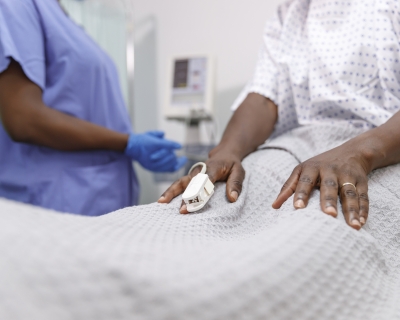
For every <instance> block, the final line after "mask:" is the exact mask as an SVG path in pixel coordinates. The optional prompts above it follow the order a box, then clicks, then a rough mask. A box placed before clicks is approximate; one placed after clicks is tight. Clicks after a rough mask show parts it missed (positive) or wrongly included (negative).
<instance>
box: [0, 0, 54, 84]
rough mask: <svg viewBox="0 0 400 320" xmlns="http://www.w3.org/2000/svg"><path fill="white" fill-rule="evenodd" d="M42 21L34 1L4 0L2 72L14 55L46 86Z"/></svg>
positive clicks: (29, 74) (0, 35) (0, 21)
mask: <svg viewBox="0 0 400 320" xmlns="http://www.w3.org/2000/svg"><path fill="white" fill-rule="evenodd" d="M43 38H44V36H43V30H42V27H41V20H40V17H39V14H38V12H37V9H36V6H35V3H34V1H33V0H0V73H1V72H3V71H4V70H6V69H7V68H8V65H9V64H10V61H11V58H12V59H14V60H15V61H17V62H18V63H19V64H20V65H21V67H22V69H23V71H24V73H25V75H26V76H27V77H28V78H29V79H30V80H31V81H32V82H34V83H36V84H37V85H38V86H39V87H41V88H42V89H44V87H45V80H46V79H45V77H46V73H45V49H44V39H43Z"/></svg>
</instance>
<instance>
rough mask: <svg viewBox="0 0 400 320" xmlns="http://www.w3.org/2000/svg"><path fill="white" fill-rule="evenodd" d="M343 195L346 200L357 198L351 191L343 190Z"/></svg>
mask: <svg viewBox="0 0 400 320" xmlns="http://www.w3.org/2000/svg"><path fill="white" fill-rule="evenodd" d="M343 194H344V196H345V197H346V198H350V199H353V198H356V197H357V193H356V192H355V191H354V190H353V189H347V190H344V192H343Z"/></svg>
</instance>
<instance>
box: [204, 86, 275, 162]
mask: <svg viewBox="0 0 400 320" xmlns="http://www.w3.org/2000/svg"><path fill="white" fill-rule="evenodd" d="M277 117H278V111H277V106H276V105H275V104H274V103H273V102H272V101H271V100H269V99H267V98H265V97H263V96H261V95H259V94H257V93H250V94H249V95H248V96H247V98H246V99H245V100H244V101H243V103H242V104H241V105H240V107H239V108H238V109H237V110H236V111H235V113H234V114H233V116H232V118H231V120H230V121H229V123H228V126H227V128H226V129H225V132H224V135H223V137H222V140H221V142H220V144H219V145H218V146H217V147H216V148H214V149H213V150H212V151H211V152H210V157H212V156H213V154H215V153H218V152H220V151H227V152H229V153H230V154H233V155H235V156H237V157H238V158H240V159H241V160H242V159H243V158H244V157H246V156H247V155H248V154H250V153H251V152H253V151H255V150H256V149H257V147H258V146H260V145H261V144H262V143H263V142H264V141H265V140H266V139H268V137H269V136H270V135H271V133H272V131H273V129H274V126H275V123H276V120H277Z"/></svg>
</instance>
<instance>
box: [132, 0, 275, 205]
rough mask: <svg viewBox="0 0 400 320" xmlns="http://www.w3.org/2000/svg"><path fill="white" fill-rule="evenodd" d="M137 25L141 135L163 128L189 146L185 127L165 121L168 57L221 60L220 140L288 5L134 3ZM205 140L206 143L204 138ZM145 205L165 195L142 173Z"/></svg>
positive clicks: (252, 1) (209, 0)
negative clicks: (270, 26)
mask: <svg viewBox="0 0 400 320" xmlns="http://www.w3.org/2000/svg"><path fill="white" fill-rule="evenodd" d="M131 1H133V5H134V25H135V54H136V57H135V68H136V70H135V85H134V95H135V100H134V103H135V106H134V125H135V129H136V130H137V131H146V130H150V129H155V128H158V129H162V130H165V131H166V135H167V137H168V138H171V139H174V140H176V141H179V142H183V137H184V126H183V125H182V124H180V123H177V122H167V121H166V120H164V119H163V116H162V104H163V102H164V100H165V90H166V83H167V79H168V78H167V62H168V58H169V57H171V56H174V55H181V54H191V53H209V54H212V55H213V56H214V57H215V58H216V79H215V81H216V82H215V83H216V87H215V99H214V107H215V109H216V115H217V121H218V127H219V132H218V136H219V137H220V136H221V134H222V132H223V129H224V127H225V125H226V123H227V122H228V120H229V117H230V110H229V108H230V105H231V103H232V102H233V100H234V99H235V98H236V96H237V95H238V94H239V92H240V90H241V89H242V88H243V86H244V85H245V83H246V82H247V81H248V80H249V79H250V78H251V76H252V74H253V71H254V67H255V63H256V60H257V54H258V50H259V48H260V46H261V43H262V31H263V27H264V24H265V21H266V20H267V19H268V18H269V17H270V16H271V15H272V14H273V12H274V11H275V10H276V7H277V5H278V4H279V3H281V2H283V1H282V0H264V1H261V0H235V1H232V0H230V1H229V0H201V1H187V0H167V1H165V0H131ZM204 139H205V138H204ZM139 171H140V172H139V176H140V180H141V183H142V190H143V192H142V198H141V203H148V202H151V201H155V200H156V199H157V197H158V196H159V190H158V189H157V188H156V187H155V185H154V183H153V182H152V176H151V174H149V173H147V172H144V171H142V170H139Z"/></svg>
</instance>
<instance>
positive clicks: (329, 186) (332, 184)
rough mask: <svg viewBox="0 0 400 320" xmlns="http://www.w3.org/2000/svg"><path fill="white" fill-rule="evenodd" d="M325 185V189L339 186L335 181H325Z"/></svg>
mask: <svg viewBox="0 0 400 320" xmlns="http://www.w3.org/2000/svg"><path fill="white" fill-rule="evenodd" d="M323 184H324V186H325V187H328V188H337V187H338V184H337V183H336V181H335V180H333V179H325V180H324V181H323Z"/></svg>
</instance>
